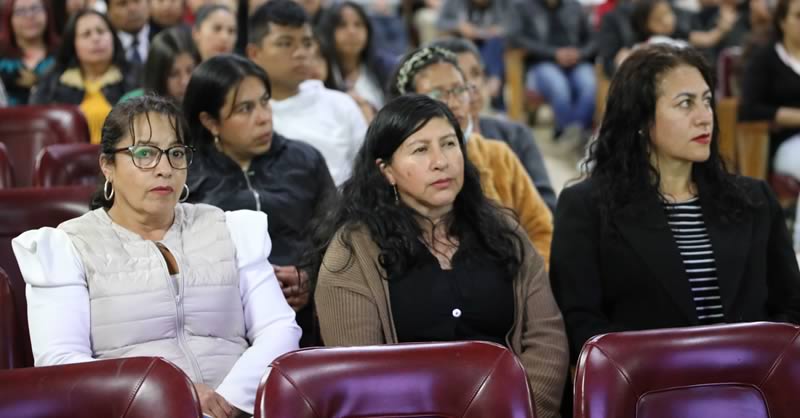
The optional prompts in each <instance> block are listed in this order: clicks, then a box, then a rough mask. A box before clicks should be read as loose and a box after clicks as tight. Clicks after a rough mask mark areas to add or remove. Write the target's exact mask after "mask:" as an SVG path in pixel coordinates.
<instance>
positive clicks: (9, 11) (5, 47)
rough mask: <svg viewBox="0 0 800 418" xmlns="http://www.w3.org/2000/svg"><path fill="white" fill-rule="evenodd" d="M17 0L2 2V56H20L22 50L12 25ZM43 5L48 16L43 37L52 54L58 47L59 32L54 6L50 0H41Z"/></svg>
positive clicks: (0, 13)
mask: <svg viewBox="0 0 800 418" xmlns="http://www.w3.org/2000/svg"><path fill="white" fill-rule="evenodd" d="M15 2H16V0H5V4H2V2H0V4H2V6H3V8H2V11H1V12H0V56H4V57H7V58H20V57H22V51H21V50H20V49H19V45H17V36H16V34H14V28H13V27H12V26H11V18H12V17H13V14H14V3H15ZM41 2H42V7H44V12H45V15H46V16H47V17H46V19H47V23H46V24H45V27H44V33H42V38H43V40H44V46H45V48H47V53H48V54H52V53H53V52H55V50H56V48H58V34H57V33H56V22H55V19H56V18H55V15H53V8H52V7H50V1H49V0H41Z"/></svg>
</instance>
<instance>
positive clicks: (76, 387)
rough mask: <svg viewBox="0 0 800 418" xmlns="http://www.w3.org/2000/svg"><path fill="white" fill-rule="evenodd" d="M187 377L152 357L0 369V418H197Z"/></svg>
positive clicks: (194, 395)
mask: <svg viewBox="0 0 800 418" xmlns="http://www.w3.org/2000/svg"><path fill="white" fill-rule="evenodd" d="M201 414H202V412H201V411H200V402H199V400H198V398H197V393H196V392H195V390H194V386H193V385H192V382H191V381H190V380H189V378H188V377H187V376H186V375H185V374H184V373H183V372H182V371H181V370H180V369H178V368H177V367H175V366H174V365H172V364H171V363H169V362H167V361H165V360H162V359H160V358H155V357H131V358H122V359H113V360H100V361H93V362H88V363H78V364H69V365H64V366H50V367H32V368H25V369H14V370H4V371H0V417H26V418H56V417H59V418H61V417H103V418H154V417H169V418H199V417H200V416H201Z"/></svg>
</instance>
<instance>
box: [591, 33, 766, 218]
mask: <svg viewBox="0 0 800 418" xmlns="http://www.w3.org/2000/svg"><path fill="white" fill-rule="evenodd" d="M683 65H688V66H691V67H694V68H696V69H697V70H698V71H700V74H702V76H703V79H704V80H705V82H706V83H707V84H708V86H709V88H710V89H711V91H712V92H713V91H714V79H713V73H712V72H711V70H710V67H709V65H708V63H707V62H706V60H705V58H704V57H703V55H701V53H700V52H699V51H697V50H696V49H694V48H681V47H675V46H670V45H662V44H658V45H649V46H646V47H643V48H641V49H638V50H636V51H635V52H634V53H633V54H631V56H630V57H628V58H627V59H626V60H625V61H624V62H623V64H622V65H621V66H620V68H619V69H618V70H617V72H616V73H615V75H614V78H613V79H612V80H611V86H610V88H609V92H608V101H607V103H606V111H605V115H604V116H603V121H602V124H601V126H600V132H599V133H598V136H597V140H596V141H595V142H594V143H593V144H592V145H591V146H590V148H589V158H588V159H587V160H586V161H585V162H584V171H586V172H588V173H589V177H591V178H592V182H593V184H594V198H595V200H596V202H597V204H598V205H599V208H600V213H601V216H602V218H603V220H604V222H603V223H604V224H605V225H610V221H611V218H612V217H613V215H614V214H615V213H616V211H617V210H619V209H623V208H625V207H626V206H627V205H628V204H630V203H633V202H636V201H638V200H641V199H643V198H644V197H646V196H647V195H649V194H652V193H657V194H658V195H659V196H661V197H662V198H663V197H664V196H663V194H662V193H661V191H660V190H659V184H660V181H661V177H660V173H659V171H658V169H657V168H656V167H654V166H653V165H652V164H651V162H650V156H649V155H650V144H651V139H650V128H651V126H653V123H654V122H655V109H656V101H657V100H658V96H659V83H660V81H661V78H662V77H663V76H664V75H665V74H666V73H667V72H669V71H670V70H672V69H674V68H677V67H679V66H683ZM711 106H712V112H713V113H714V129H713V131H712V134H711V145H710V147H711V152H710V156H709V158H708V159H707V160H706V161H703V162H701V163H695V164H693V166H692V178H693V179H694V180H695V181H696V180H699V179H702V180H703V181H704V182H705V183H706V184H707V185H708V186H709V187H708V189H709V191H710V196H703V198H704V199H709V201H710V204H712V205H714V206H715V207H717V208H718V209H719V211H720V212H721V213H722V215H723V217H724V218H725V219H727V220H736V219H740V218H741V216H743V214H744V212H745V210H746V209H747V208H749V207H752V205H753V204H752V203H751V202H750V200H749V199H748V197H747V195H746V194H745V193H744V191H743V190H742V188H741V186H740V184H739V181H738V177H737V176H736V175H734V174H731V173H730V172H729V171H728V170H727V168H726V166H725V162H724V161H723V160H722V158H720V154H719V125H718V124H717V120H716V119H717V118H716V110H715V104H714V101H713V100H712V103H711Z"/></svg>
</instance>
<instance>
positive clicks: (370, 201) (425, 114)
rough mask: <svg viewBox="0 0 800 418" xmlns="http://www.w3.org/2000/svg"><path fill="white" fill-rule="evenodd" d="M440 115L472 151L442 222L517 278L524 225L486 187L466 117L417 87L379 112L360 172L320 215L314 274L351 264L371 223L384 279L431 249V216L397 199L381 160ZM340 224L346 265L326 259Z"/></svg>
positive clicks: (357, 163)
mask: <svg viewBox="0 0 800 418" xmlns="http://www.w3.org/2000/svg"><path fill="white" fill-rule="evenodd" d="M434 118H443V119H446V120H447V121H448V123H449V124H450V126H452V127H453V129H454V130H455V132H456V136H457V137H458V139H459V144H460V146H461V151H462V154H463V155H464V183H463V186H462V188H461V191H460V192H459V193H458V195H457V196H456V199H455V202H454V203H453V210H452V212H451V213H450V214H449V215H448V217H447V219H446V220H445V221H444V222H443V223H442V227H445V228H447V229H448V231H447V232H448V235H449V236H451V237H455V238H457V239H458V240H459V242H472V243H477V244H480V246H481V247H482V248H483V249H485V250H482V251H485V252H483V254H484V255H485V256H487V257H489V258H490V259H491V260H492V261H495V262H497V263H498V265H500V266H503V268H504V269H505V271H506V273H507V275H508V277H509V278H511V279H513V278H514V277H515V276H516V273H517V271H518V270H519V267H520V264H521V263H522V258H523V254H522V251H523V249H522V248H523V247H522V242H521V239H520V238H519V235H518V233H517V231H516V228H519V226H518V225H517V224H516V223H514V222H512V220H511V219H512V216H511V215H506V214H505V211H506V210H505V209H501V208H500V207H498V206H496V205H495V204H494V203H492V202H491V201H490V200H489V199H488V198H486V196H485V195H484V194H483V191H482V190H481V185H480V179H479V177H478V171H477V169H476V168H475V166H473V165H472V163H470V162H469V160H468V159H467V158H466V152H465V145H464V136H463V133H462V132H461V128H460V127H459V125H458V121H457V120H456V118H455V116H453V114H452V113H451V112H450V110H449V109H448V108H447V106H446V105H445V104H443V103H441V102H439V101H437V100H434V99H431V98H429V97H427V96H422V95H417V94H410V95H406V96H401V97H398V98H396V99H394V100H392V101H390V102H389V103H387V104H386V106H384V108H383V109H381V111H380V112H378V114H377V115H376V116H375V120H374V121H373V122H372V124H371V125H370V127H369V130H368V131H367V136H366V140H365V141H364V144H363V146H362V147H361V149H360V150H359V152H358V155H357V156H356V160H355V163H354V166H353V175H352V177H351V178H350V179H349V180H347V181H346V182H345V183H344V184H343V185H342V196H341V198H340V199H338V201H337V202H336V203H335V204H334V207H333V208H332V209H331V210H330V211H329V212H328V213H327V214H325V215H324V216H323V218H321V219H318V220H317V221H316V222H314V224H315V228H314V229H313V230H314V231H316V232H315V235H314V237H313V239H312V241H313V247H312V248H313V249H312V253H311V254H310V255H309V257H307V259H308V260H309V261H310V265H309V266H306V269H307V270H308V272H309V273H310V276H311V277H313V278H314V279H315V278H316V277H315V276H316V273H317V272H318V271H319V270H320V268H326V269H328V270H329V271H341V270H343V269H345V268H347V267H348V266H349V265H350V262H351V261H352V259H353V245H352V240H351V234H352V232H353V231H355V230H357V229H358V228H361V227H366V229H367V230H368V231H369V233H370V235H371V238H372V240H374V241H375V243H376V244H377V246H378V247H379V248H380V257H379V260H378V261H379V263H380V265H381V267H383V269H384V270H385V271H386V273H387V277H384V279H387V280H388V279H389V278H393V277H398V276H402V275H403V274H404V273H405V272H407V271H408V270H409V269H410V268H411V267H413V266H414V264H415V260H419V257H420V255H421V254H423V253H422V252H423V251H428V250H427V249H426V247H425V246H424V245H422V244H421V240H420V238H421V237H422V236H423V229H422V228H421V226H420V223H421V222H425V221H428V222H431V221H430V220H427V219H424V218H422V217H421V216H420V215H419V214H418V213H417V212H416V211H415V210H414V209H412V208H411V207H409V206H407V205H405V204H403V203H402V202H397V201H396V200H395V194H394V191H393V189H392V186H391V185H390V184H389V182H388V180H386V178H385V177H384V175H383V174H382V173H381V171H380V169H379V168H378V166H377V165H376V163H375V162H376V160H377V159H382V160H384V161H387V162H389V161H391V158H392V156H393V155H394V152H395V150H397V149H398V148H399V147H400V145H401V144H402V143H403V142H404V141H405V140H406V138H408V137H409V136H411V135H412V134H414V133H415V132H417V131H419V130H420V129H422V127H423V126H425V125H426V124H427V123H428V122H429V121H430V120H431V119H434ZM434 227H437V225H434ZM340 230H341V231H342V234H341V235H340V239H341V242H342V244H343V245H344V246H345V248H347V249H348V250H349V251H350V257H349V261H348V262H347V263H346V264H345V265H343V266H328V265H323V263H322V259H323V257H324V255H325V252H326V250H327V248H328V246H329V245H330V243H331V241H332V240H333V239H334V236H336V233H337V232H338V231H340Z"/></svg>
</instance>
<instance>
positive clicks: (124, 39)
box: [117, 23, 150, 60]
mask: <svg viewBox="0 0 800 418" xmlns="http://www.w3.org/2000/svg"><path fill="white" fill-rule="evenodd" d="M117 37H119V41H120V42H121V43H122V48H123V49H125V58H126V59H130V58H131V51H130V48H131V45H133V38H134V37H136V39H137V40H138V41H139V45H138V50H139V56H140V57H141V58H142V60H146V59H147V51H148V48H149V47H150V42H148V40H149V39H150V24H149V23H147V24H145V25H144V27H143V28H142V29H141V30H140V31H139V32H138V33H136V34H135V35H133V34H130V33H128V32H125V31H119V32H117Z"/></svg>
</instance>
